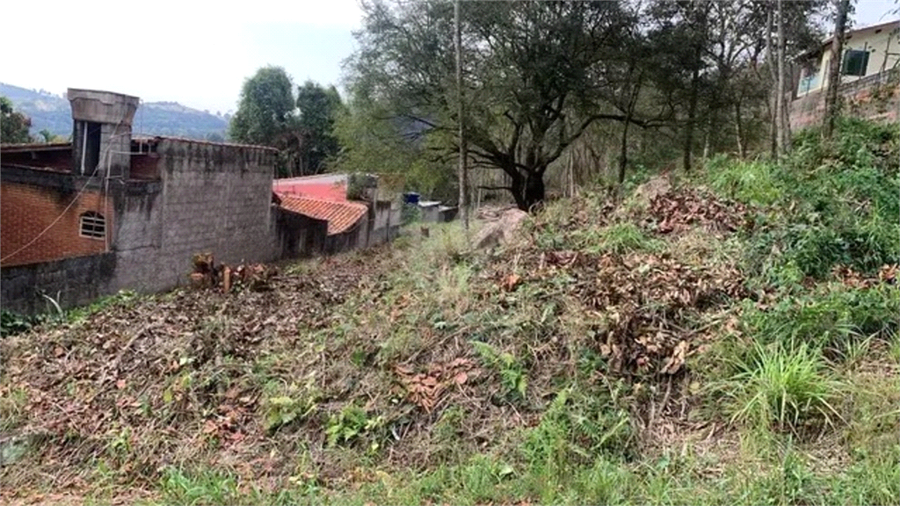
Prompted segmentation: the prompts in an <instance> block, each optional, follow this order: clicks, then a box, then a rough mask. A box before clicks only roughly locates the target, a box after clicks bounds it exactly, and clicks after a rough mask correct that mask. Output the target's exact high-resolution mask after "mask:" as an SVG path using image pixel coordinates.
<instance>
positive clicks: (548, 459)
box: [522, 386, 634, 477]
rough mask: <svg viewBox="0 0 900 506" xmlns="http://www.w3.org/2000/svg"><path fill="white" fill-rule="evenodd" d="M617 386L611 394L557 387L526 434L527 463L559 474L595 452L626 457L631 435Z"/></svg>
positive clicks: (550, 473) (543, 471) (571, 387)
mask: <svg viewBox="0 0 900 506" xmlns="http://www.w3.org/2000/svg"><path fill="white" fill-rule="evenodd" d="M618 388H619V386H616V387H615V388H614V390H613V391H612V394H613V395H612V396H610V393H609V392H597V391H585V390H583V389H581V388H579V387H577V386H570V387H567V388H564V389H562V390H560V391H559V393H557V394H556V397H555V398H554V399H553V401H552V402H551V403H550V405H549V406H548V407H547V409H546V410H545V411H544V414H543V416H542V417H541V423H540V424H539V425H538V426H537V427H535V428H533V429H530V430H529V431H528V433H527V435H526V438H525V443H524V445H523V446H522V451H523V453H524V456H525V459H526V460H527V461H528V463H529V465H531V466H532V468H533V469H534V470H536V471H539V472H541V473H544V474H546V475H552V476H557V477H558V476H560V475H562V474H564V473H566V472H569V471H570V470H571V469H573V468H576V467H577V466H578V465H579V463H586V462H591V461H593V460H594V459H596V458H597V455H601V454H605V455H609V456H610V457H611V458H622V457H627V456H629V455H630V453H631V451H632V450H633V443H634V438H633V436H634V434H633V433H632V428H631V425H630V423H629V416H628V413H627V411H625V410H624V409H622V408H621V407H619V406H617V403H616V397H617V395H618V394H619V392H618Z"/></svg>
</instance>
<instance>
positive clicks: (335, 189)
mask: <svg viewBox="0 0 900 506" xmlns="http://www.w3.org/2000/svg"><path fill="white" fill-rule="evenodd" d="M272 188H273V189H274V190H275V192H276V193H278V194H279V195H296V196H300V197H310V198H314V199H320V200H330V201H333V202H342V201H346V200H347V176H345V175H342V174H323V175H319V176H306V177H293V178H288V179H276V180H274V181H272Z"/></svg>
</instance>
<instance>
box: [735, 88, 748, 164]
mask: <svg viewBox="0 0 900 506" xmlns="http://www.w3.org/2000/svg"><path fill="white" fill-rule="evenodd" d="M734 126H735V131H736V133H737V148H738V156H740V157H741V158H744V157H746V156H747V150H746V148H745V147H744V120H743V118H741V102H740V100H737V101H735V102H734Z"/></svg>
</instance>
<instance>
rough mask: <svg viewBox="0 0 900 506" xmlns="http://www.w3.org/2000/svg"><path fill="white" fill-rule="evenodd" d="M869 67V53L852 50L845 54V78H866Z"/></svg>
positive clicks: (843, 73) (842, 72) (843, 65)
mask: <svg viewBox="0 0 900 506" xmlns="http://www.w3.org/2000/svg"><path fill="white" fill-rule="evenodd" d="M868 66H869V52H868V51H862V50H859V49H851V50H849V51H847V52H846V53H844V61H843V63H842V64H841V74H842V75H845V76H860V77H862V76H864V75H866V68H867V67H868Z"/></svg>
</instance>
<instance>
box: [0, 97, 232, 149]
mask: <svg viewBox="0 0 900 506" xmlns="http://www.w3.org/2000/svg"><path fill="white" fill-rule="evenodd" d="M0 95H2V96H5V97H7V98H9V100H10V101H12V103H13V106H14V107H15V109H16V110H17V111H19V112H21V113H23V114H25V115H26V116H28V117H29V118H31V135H37V134H38V132H40V131H41V130H44V129H47V130H49V131H50V132H51V133H53V134H54V135H61V136H63V137H67V136H70V135H72V109H71V107H70V106H69V101H68V100H67V99H66V97H65V95H54V94H52V93H50V92H48V91H45V90H28V89H25V88H19V87H18V86H13V85H10V84H5V83H0ZM230 119H231V116H230V115H228V114H225V115H217V114H211V113H209V112H208V111H199V110H197V109H191V108H190V107H185V106H183V105H181V104H179V103H177V102H145V103H143V104H141V107H139V108H138V110H137V112H136V113H135V115H134V123H133V125H132V130H133V131H134V133H135V134H138V133H141V134H148V135H171V136H175V137H187V138H191V139H213V140H222V139H223V138H224V136H225V131H226V130H227V129H228V122H229V120H230Z"/></svg>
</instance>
